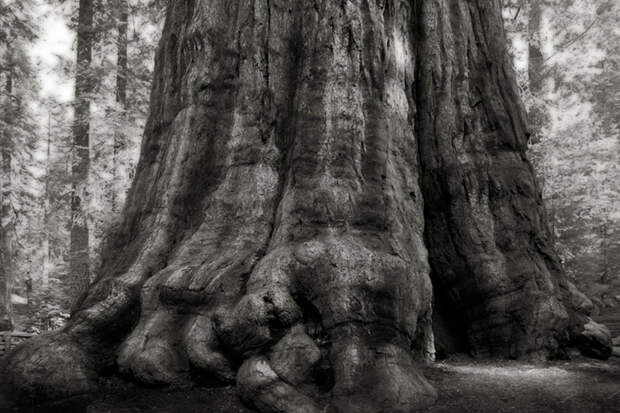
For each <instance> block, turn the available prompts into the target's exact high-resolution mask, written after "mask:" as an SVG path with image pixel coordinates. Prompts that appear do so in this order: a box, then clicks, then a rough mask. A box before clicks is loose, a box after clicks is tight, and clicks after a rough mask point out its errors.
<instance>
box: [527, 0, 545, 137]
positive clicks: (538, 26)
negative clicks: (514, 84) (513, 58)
mask: <svg viewBox="0 0 620 413" xmlns="http://www.w3.org/2000/svg"><path fill="white" fill-rule="evenodd" d="M542 17H543V6H542V3H541V0H529V14H528V26H527V40H528V67H527V74H528V81H529V88H530V92H531V93H532V95H533V96H534V97H535V98H537V100H538V99H540V98H541V97H542V96H541V95H542V92H543V86H544V79H545V74H544V69H545V62H544V58H543V54H542ZM528 116H529V123H530V125H531V132H532V136H531V143H533V144H535V143H538V142H540V139H541V132H542V128H543V126H544V123H545V119H546V118H547V114H546V110H545V108H544V107H543V106H542V105H541V103H540V102H539V101H535V103H534V104H533V105H532V107H531V108H530V109H529V113H528Z"/></svg>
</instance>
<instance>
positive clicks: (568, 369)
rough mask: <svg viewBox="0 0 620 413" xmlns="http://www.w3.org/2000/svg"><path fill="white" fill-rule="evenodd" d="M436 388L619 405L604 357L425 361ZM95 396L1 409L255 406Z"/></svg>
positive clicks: (125, 389) (475, 410) (614, 369)
mask: <svg viewBox="0 0 620 413" xmlns="http://www.w3.org/2000/svg"><path fill="white" fill-rule="evenodd" d="M423 369H424V373H425V375H426V377H427V378H428V379H429V381H430V382H431V383H432V384H433V385H434V386H435V387H436V388H437V390H438V392H439V395H440V396H439V400H438V402H437V404H436V405H435V406H434V407H433V408H431V409H429V410H426V411H427V412H431V413H440V412H441V413H457V412H468V413H487V412H488V413H503V412H528V413H547V412H548V413H585V412H588V413H597V412H601V413H615V412H620V359H618V358H615V359H612V360H610V361H606V362H600V361H593V360H589V359H581V358H580V359H578V360H574V361H570V362H562V361H556V362H548V363H544V364H525V363H522V362H505V361H503V362H488V361H487V362H479V361H472V360H469V359H458V360H450V361H445V362H439V363H435V364H433V365H431V366H426V367H424V368H423ZM103 385H104V390H103V391H102V392H101V393H100V394H97V395H95V396H93V397H91V398H90V399H75V400H68V401H65V402H64V403H61V404H56V405H53V406H50V405H47V406H32V407H20V408H16V407H8V406H7V405H6V403H4V400H3V399H1V398H0V412H1V413H9V412H11V413H14V412H25V413H27V412H46V413H48V412H49V413H53V412H62V413H69V412H71V413H73V412H75V413H81V412H84V413H147V412H148V413H177V412H180V413H207V412H208V413H225V412H226V413H252V412H254V411H253V410H251V409H249V408H247V407H245V406H244V405H243V404H242V403H241V401H240V400H239V397H238V395H237V394H236V392H235V389H234V387H219V388H202V387H195V388H186V389H177V390H165V389H153V388H143V387H139V386H136V385H134V384H132V383H127V382H122V381H120V380H107V381H105V382H104V383H103Z"/></svg>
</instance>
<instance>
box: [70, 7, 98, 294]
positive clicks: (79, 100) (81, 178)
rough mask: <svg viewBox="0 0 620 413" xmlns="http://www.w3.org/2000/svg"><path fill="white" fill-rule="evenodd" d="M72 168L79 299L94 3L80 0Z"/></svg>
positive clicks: (84, 280) (84, 282)
mask: <svg viewBox="0 0 620 413" xmlns="http://www.w3.org/2000/svg"><path fill="white" fill-rule="evenodd" d="M78 7H79V10H78V28H77V60H76V66H77V69H76V74H75V104H74V121H73V161H72V167H71V184H72V194H71V240H70V258H69V264H70V268H69V273H70V284H71V286H72V289H71V292H72V295H73V296H74V297H78V296H79V295H80V294H81V293H82V292H83V291H85V290H86V288H87V287H88V285H89V283H90V259H89V233H88V219H87V208H88V189H87V186H88V171H89V168H90V138H89V129H90V99H91V96H90V93H91V84H92V75H91V73H90V64H91V59H92V37H93V2H92V0H80V1H79V6H78Z"/></svg>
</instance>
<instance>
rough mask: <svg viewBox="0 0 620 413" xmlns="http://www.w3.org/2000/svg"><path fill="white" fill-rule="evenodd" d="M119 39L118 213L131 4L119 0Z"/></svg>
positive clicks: (114, 198)
mask: <svg viewBox="0 0 620 413" xmlns="http://www.w3.org/2000/svg"><path fill="white" fill-rule="evenodd" d="M117 6H118V22H117V27H118V37H117V41H116V47H117V58H116V91H115V92H116V103H117V104H118V105H119V107H118V110H119V111H120V116H119V118H118V121H119V122H118V124H117V125H116V127H115V131H114V150H113V160H112V162H113V174H114V178H113V179H114V183H113V185H112V188H113V191H112V211H114V212H116V211H117V210H118V208H119V206H120V205H119V200H118V194H119V193H120V192H121V191H122V190H121V185H120V177H119V168H120V166H119V164H120V159H119V156H120V154H121V153H122V151H123V149H124V148H125V146H126V144H127V142H126V140H127V136H126V135H125V127H126V122H127V80H128V77H129V76H128V75H129V68H128V65H127V63H128V62H127V27H128V20H129V4H128V2H127V0H118V2H117Z"/></svg>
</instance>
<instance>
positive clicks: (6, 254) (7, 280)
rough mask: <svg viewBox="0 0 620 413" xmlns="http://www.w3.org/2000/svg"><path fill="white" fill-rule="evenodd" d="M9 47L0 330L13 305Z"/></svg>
mask: <svg viewBox="0 0 620 413" xmlns="http://www.w3.org/2000/svg"><path fill="white" fill-rule="evenodd" d="M7 49H8V53H7V55H8V59H7V60H8V62H7V63H8V64H7V68H6V69H5V70H6V74H5V83H4V99H2V103H3V112H4V113H3V117H4V119H3V120H2V123H3V124H4V127H3V130H2V141H1V148H0V149H1V154H0V156H1V160H0V163H1V164H2V167H1V168H0V191H1V192H0V331H7V330H8V331H10V330H12V329H13V308H12V307H13V306H12V304H11V284H12V275H13V241H12V238H13V235H14V231H15V220H14V217H13V205H12V203H11V193H12V191H13V183H12V176H11V175H12V165H11V164H12V158H13V156H12V153H13V149H14V143H13V137H12V136H11V134H12V132H13V130H12V128H11V126H10V125H11V122H12V121H13V119H12V117H13V114H12V107H13V101H12V99H13V64H14V62H13V61H12V53H11V52H12V51H11V48H10V46H8V45H7Z"/></svg>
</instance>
